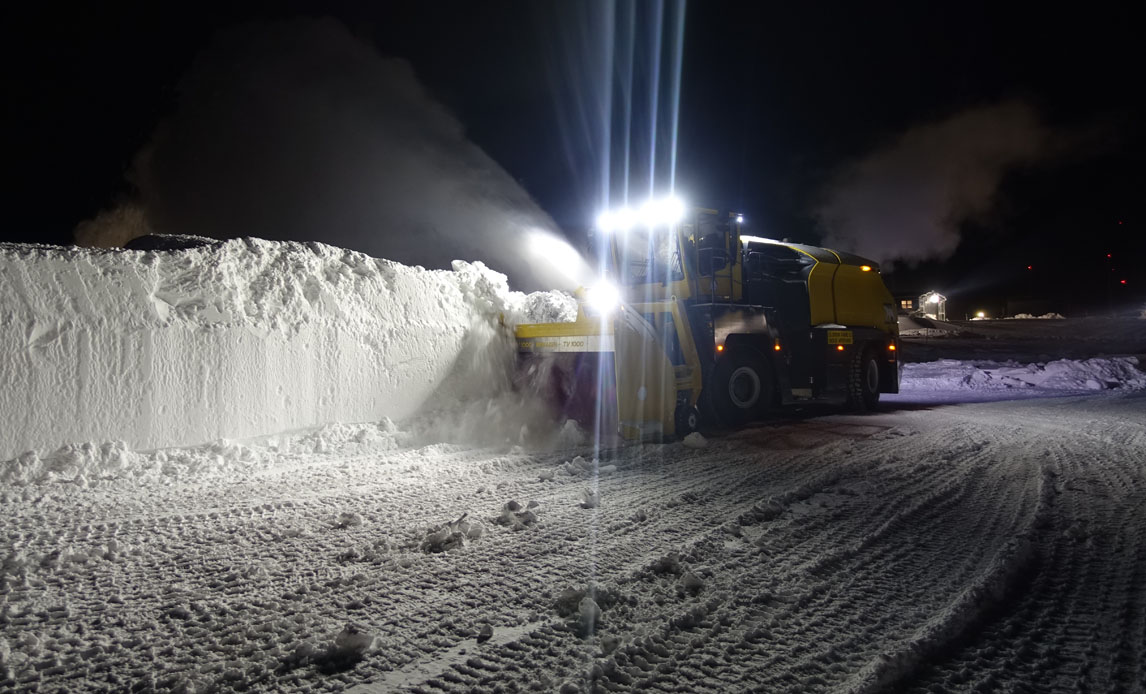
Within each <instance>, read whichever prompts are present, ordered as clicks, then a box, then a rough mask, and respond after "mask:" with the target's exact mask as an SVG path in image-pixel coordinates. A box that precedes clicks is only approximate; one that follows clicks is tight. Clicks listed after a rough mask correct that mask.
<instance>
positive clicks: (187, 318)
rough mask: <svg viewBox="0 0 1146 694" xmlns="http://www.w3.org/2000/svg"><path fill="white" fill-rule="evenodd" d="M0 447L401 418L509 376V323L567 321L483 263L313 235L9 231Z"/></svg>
mask: <svg viewBox="0 0 1146 694" xmlns="http://www.w3.org/2000/svg"><path fill="white" fill-rule="evenodd" d="M0 297H3V301H2V303H0V319H2V320H0V347H2V348H3V354H4V355H5V357H4V358H3V359H0V421H3V422H4V427H3V429H0V458H5V457H10V456H13V455H16V454H19V453H22V452H24V451H27V450H30V449H42V448H44V447H56V446H60V445H63V444H71V443H79V442H84V441H91V440H96V441H105V440H118V441H123V442H125V443H126V444H127V445H128V446H130V447H132V448H137V449H138V448H159V447H169V446H175V445H186V444H197V443H203V442H207V441H212V440H215V439H219V438H240V437H249V436H256V435H260V434H270V433H276V432H282V431H289V430H294V429H301V428H313V427H316V426H321V425H324V424H328V423H333V422H362V421H378V420H380V419H382V418H383V417H389V418H392V419H403V418H405V417H408V416H410V415H411V414H414V413H415V412H418V411H419V410H421V409H424V408H426V407H432V406H434V403H431V402H429V400H430V399H431V397H432V396H433V397H436V398H444V399H446V400H450V399H456V398H457V397H466V396H469V395H471V394H473V393H484V394H487V395H488V394H490V393H491V392H495V391H497V390H498V389H499V388H500V387H502V386H503V385H504V383H505V381H506V378H507V377H506V375H505V373H504V372H505V371H506V370H507V369H509V368H511V363H510V362H511V360H512V354H513V353H512V344H511V341H510V340H509V339H508V337H507V333H506V330H505V329H504V328H503V327H502V322H504V323H506V324H508V325H512V324H513V323H514V322H516V321H520V320H533V321H538V320H571V319H572V318H573V317H575V313H574V314H570V311H574V310H575V307H574V303H573V300H572V298H571V297H569V296H568V295H563V294H559V293H556V292H548V293H537V294H532V295H528V296H526V295H524V294H520V293H516V292H511V291H509V289H508V287H507V285H506V280H505V276H504V275H500V274H498V273H496V272H492V271H490V270H488V269H487V268H485V267H484V266H482V265H480V264H469V263H462V262H459V263H456V264H455V267H454V270H453V271H452V272H451V271H427V270H424V269H422V268H410V267H406V266H404V265H400V264H398V263H393V262H390V261H387V260H379V259H376V258H371V257H369V256H366V255H364V254H362V253H357V252H353V251H348V250H344V249H340V248H335V247H332V246H326V245H323V244H317V243H309V244H302V243H291V242H272V241H262V240H257V239H241V240H234V241H228V242H226V243H222V244H214V245H210V246H205V247H201V248H193V249H187V250H181V251H125V250H112V251H100V250H81V249H76V248H56V247H46V246H27V245H15V244H0Z"/></svg>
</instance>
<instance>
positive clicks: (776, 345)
mask: <svg viewBox="0 0 1146 694" xmlns="http://www.w3.org/2000/svg"><path fill="white" fill-rule="evenodd" d="M772 349H774V350H776V351H777V352H779V351H780V341H779V340H776V344H774V345H772Z"/></svg>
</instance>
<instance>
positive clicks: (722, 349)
mask: <svg viewBox="0 0 1146 694" xmlns="http://www.w3.org/2000/svg"><path fill="white" fill-rule="evenodd" d="M716 351H717V352H723V351H724V345H717V346H716Z"/></svg>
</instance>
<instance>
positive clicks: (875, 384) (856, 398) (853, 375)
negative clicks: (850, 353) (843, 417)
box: [848, 347, 879, 412]
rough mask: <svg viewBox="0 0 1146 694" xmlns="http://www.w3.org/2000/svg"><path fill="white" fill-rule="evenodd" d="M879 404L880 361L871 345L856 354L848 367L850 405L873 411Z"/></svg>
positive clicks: (857, 410) (860, 410) (858, 409)
mask: <svg viewBox="0 0 1146 694" xmlns="http://www.w3.org/2000/svg"><path fill="white" fill-rule="evenodd" d="M878 404H879V362H878V361H877V360H876V357H875V352H874V351H873V350H872V349H871V348H870V347H869V348H868V349H865V350H863V351H861V352H859V353H857V354H856V355H855V357H854V358H853V359H852V363H851V364H850V368H849V369H848V407H850V408H851V409H852V410H854V411H856V412H871V411H872V410H874V409H875V408H876V406H877V405H878Z"/></svg>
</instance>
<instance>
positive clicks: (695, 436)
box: [681, 431, 708, 448]
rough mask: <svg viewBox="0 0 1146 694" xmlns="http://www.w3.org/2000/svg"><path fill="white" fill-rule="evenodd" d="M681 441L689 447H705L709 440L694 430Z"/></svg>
mask: <svg viewBox="0 0 1146 694" xmlns="http://www.w3.org/2000/svg"><path fill="white" fill-rule="evenodd" d="M681 443H683V444H684V445H685V446H687V447H689V448H704V447H705V446H707V445H708V440H707V439H705V438H704V436H702V435H701V433H700V432H699V431H694V432H692V433H691V434H689V435H688V436H686V437H684V440H682V441H681Z"/></svg>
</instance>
